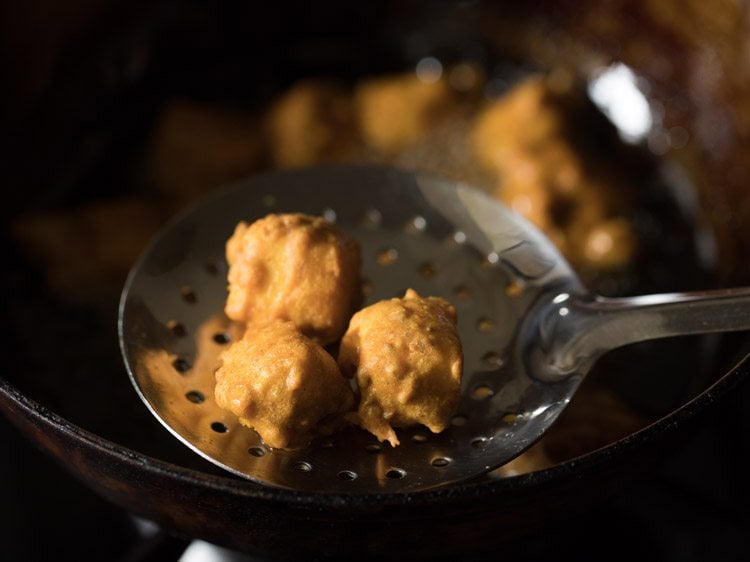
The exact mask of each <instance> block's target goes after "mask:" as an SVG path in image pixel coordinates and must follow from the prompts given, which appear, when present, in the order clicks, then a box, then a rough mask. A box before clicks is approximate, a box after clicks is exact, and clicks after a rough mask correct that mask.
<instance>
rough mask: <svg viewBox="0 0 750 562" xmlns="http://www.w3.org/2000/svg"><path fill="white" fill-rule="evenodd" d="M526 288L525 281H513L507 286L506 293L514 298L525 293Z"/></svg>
mask: <svg viewBox="0 0 750 562" xmlns="http://www.w3.org/2000/svg"><path fill="white" fill-rule="evenodd" d="M524 290H525V287H524V284H523V283H521V282H520V281H511V282H510V283H508V284H507V285H506V286H505V295H506V296H508V297H510V298H512V299H517V298H518V297H520V296H521V295H523V292H524Z"/></svg>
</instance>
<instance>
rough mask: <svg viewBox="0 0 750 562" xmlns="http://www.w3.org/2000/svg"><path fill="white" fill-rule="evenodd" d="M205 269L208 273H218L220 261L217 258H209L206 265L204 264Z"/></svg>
mask: <svg viewBox="0 0 750 562" xmlns="http://www.w3.org/2000/svg"><path fill="white" fill-rule="evenodd" d="M204 269H205V270H206V273H208V274H209V275H218V274H219V263H218V262H217V261H216V260H208V261H207V262H206V265H205V266H204Z"/></svg>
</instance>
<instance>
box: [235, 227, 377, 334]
mask: <svg viewBox="0 0 750 562" xmlns="http://www.w3.org/2000/svg"><path fill="white" fill-rule="evenodd" d="M226 255H227V261H228V263H229V276H228V277H229V296H228V298H227V302H226V306H225V309H224V310H225V312H226V315H227V316H228V317H229V318H231V319H232V320H236V321H241V322H248V323H256V322H266V321H268V320H274V319H282V320H291V321H292V322H294V324H295V325H296V326H297V327H298V328H299V329H300V330H301V331H302V333H304V334H305V335H307V336H309V337H311V338H313V339H315V340H316V341H318V342H319V343H321V344H324V345H325V344H328V343H331V342H333V341H335V340H337V339H338V338H340V337H341V335H342V334H343V333H344V331H345V330H346V325H347V322H348V321H349V318H350V317H351V315H352V313H353V312H354V311H355V310H356V308H357V306H358V305H359V303H360V302H361V291H362V289H361V282H360V274H359V266H360V248H359V244H358V243H357V242H356V241H355V240H354V239H352V238H351V237H349V236H348V235H346V234H345V233H344V232H342V231H341V230H340V229H338V228H336V227H335V226H333V225H331V224H329V223H328V222H326V221H325V220H324V219H322V218H320V217H312V216H309V215H303V214H277V215H268V216H266V217H265V218H262V219H260V220H258V221H256V222H254V223H253V224H251V225H248V224H247V223H245V222H240V223H239V224H238V225H237V228H236V229H235V231H234V234H233V235H232V237H231V238H230V239H229V240H228V241H227V244H226Z"/></svg>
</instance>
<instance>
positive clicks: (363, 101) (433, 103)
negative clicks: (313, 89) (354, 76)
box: [355, 74, 455, 154]
mask: <svg viewBox="0 0 750 562" xmlns="http://www.w3.org/2000/svg"><path fill="white" fill-rule="evenodd" d="M355 105H356V108H357V114H358V120H359V126H360V128H361V131H362V136H363V137H364V139H365V142H366V143H367V144H368V145H369V146H371V147H373V148H375V149H377V150H379V151H380V152H382V153H384V154H394V153H396V152H398V151H399V150H402V149H404V148H406V147H407V146H409V145H410V144H412V143H414V142H416V141H417V140H419V139H420V138H422V137H424V136H426V135H427V134H429V132H430V128H431V127H432V126H433V125H435V123H436V122H438V121H439V120H440V118H441V117H444V116H445V114H446V112H448V111H450V110H451V109H452V108H454V107H455V102H454V99H453V91H452V90H451V88H450V85H449V84H448V81H447V80H446V79H444V78H440V79H438V80H436V81H434V82H429V83H428V82H423V81H422V80H420V79H419V78H417V77H416V76H414V75H412V74H399V75H396V76H386V77H382V78H373V79H371V80H366V81H363V82H361V83H360V84H359V85H358V86H357V89H356V92H355Z"/></svg>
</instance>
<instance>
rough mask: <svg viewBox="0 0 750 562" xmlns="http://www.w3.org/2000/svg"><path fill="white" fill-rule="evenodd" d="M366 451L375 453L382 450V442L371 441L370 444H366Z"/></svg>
mask: <svg viewBox="0 0 750 562" xmlns="http://www.w3.org/2000/svg"><path fill="white" fill-rule="evenodd" d="M365 451H367V452H368V453H372V454H373V455H374V454H376V453H380V452H382V451H383V446H382V445H381V444H380V443H370V444H369V445H365Z"/></svg>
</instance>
